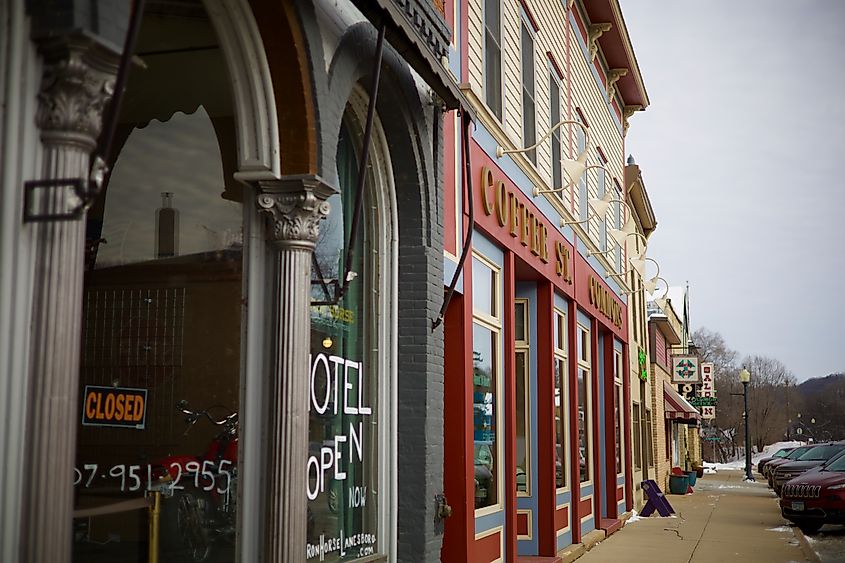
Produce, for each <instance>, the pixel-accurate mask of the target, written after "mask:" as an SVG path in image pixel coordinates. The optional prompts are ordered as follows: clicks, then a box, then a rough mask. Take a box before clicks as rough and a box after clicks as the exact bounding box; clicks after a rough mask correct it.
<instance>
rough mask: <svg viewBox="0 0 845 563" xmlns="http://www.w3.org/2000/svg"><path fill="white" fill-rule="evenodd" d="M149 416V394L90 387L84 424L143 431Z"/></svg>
mask: <svg viewBox="0 0 845 563" xmlns="http://www.w3.org/2000/svg"><path fill="white" fill-rule="evenodd" d="M146 414H147V390H146V389H127V388H121V387H98V386H94V385H86V386H85V393H84V394H83V397H82V424H83V425H85V426H118V427H121V428H135V429H138V430H142V429H143V428H144V423H145V421H146Z"/></svg>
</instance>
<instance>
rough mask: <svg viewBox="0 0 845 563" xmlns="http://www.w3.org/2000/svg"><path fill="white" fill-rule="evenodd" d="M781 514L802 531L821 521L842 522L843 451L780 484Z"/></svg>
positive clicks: (809, 531)
mask: <svg viewBox="0 0 845 563" xmlns="http://www.w3.org/2000/svg"><path fill="white" fill-rule="evenodd" d="M780 509H781V513H782V514H783V517H784V518H786V519H787V520H790V521H791V522H793V523H794V524H795V525H796V526H798V527H799V528H801V531H803V532H804V533H805V534H812V533H814V532H817V531H819V528H821V527H822V526H823V525H825V524H845V451H843V452H840V453H839V455H838V456H836V457H835V458H832V459H831V460H830V461H828V462H827V463H825V464H824V465H822V466H821V467H820V468H818V470H814V471H810V472H807V473H804V474H803V475H801V476H799V477H796V478H795V479H792V480H791V481H788V482H787V483H786V484H785V485H784V486H783V491H782V495H781V499H780Z"/></svg>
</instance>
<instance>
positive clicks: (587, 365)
mask: <svg viewBox="0 0 845 563" xmlns="http://www.w3.org/2000/svg"><path fill="white" fill-rule="evenodd" d="M576 326H577V328H576V330H578V329H580V330H583V331H584V332H586V333H587V359H586V360H582V359H581V354H578V369H579V370H581V369H586V370H587V378H585V381H587V382H588V383H586V387H587V396H586V397H585V398H584V401H585V403H586V406H587V409H586V411H587V412H585V413H584V416H585V421H586V422H587V436H586V440H587V446H586V447H585V448H584V449H585V451H587V452H589V456H588V460H589V463H587V472H588V479H587V480H586V481H581V487H587V486H590V485H592V484H593V462H594V461H595V460H594V459H593V432H594V430H595V429H594V428H593V369H592V362H591V358H592V356H591V354H592V347H593V343H592V334H591V333H590V329H589V328H587V327H585V326H584V325H583V324H581V323H580V322H579V323H577V325H576ZM578 336H579V338H578V342H580V340H581V339H580V336H581V335H580V334H579V335H578ZM576 352H577V350H576ZM580 447H581V445H580V444H578V448H579V450H578V455H579V456H580V455H581V450H580ZM578 464H579V467H580V464H581V459H580V457H579V458H578ZM579 479H580V471H579Z"/></svg>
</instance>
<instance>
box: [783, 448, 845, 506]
mask: <svg viewBox="0 0 845 563" xmlns="http://www.w3.org/2000/svg"><path fill="white" fill-rule="evenodd" d="M843 450H845V442H833V443H829V444H820V445H818V446H816V447H815V448H812V449H810V450H809V451H807V452H806V453H805V454H804V455H802V456H801V457H799V458H798V459H796V460H795V461H790V462H789V463H783V464H781V465H779V466H778V467H777V468H776V469H775V470H774V476H773V477H772V488H774V490H775V493H777V494H778V496H780V491H781V489H782V488H783V486H784V485H785V484H786V482H787V481H789V480H791V479H794V478H795V477H798V476H799V475H801V474H802V473H805V472H807V471H809V470H811V469H815V468H817V467H820V466H822V465H824V464H825V462H827V461H828V460H830V459H831V458H833V457H835V456H837V455H839V453H840V452H842V451H843Z"/></svg>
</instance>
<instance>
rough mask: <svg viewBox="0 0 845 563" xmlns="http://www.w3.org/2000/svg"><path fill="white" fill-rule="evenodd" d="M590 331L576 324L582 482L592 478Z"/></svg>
mask: <svg viewBox="0 0 845 563" xmlns="http://www.w3.org/2000/svg"><path fill="white" fill-rule="evenodd" d="M590 373H591V370H590V331H589V330H587V329H586V328H584V327H583V326H581V325H578V451H579V456H578V457H579V466H580V469H579V475H580V481H581V482H582V483H584V482H587V481H590V479H591V478H592V466H591V463H590V449H591V448H590V434H591V424H590V422H591V421H590V400H591V399H590V397H591V389H590Z"/></svg>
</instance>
